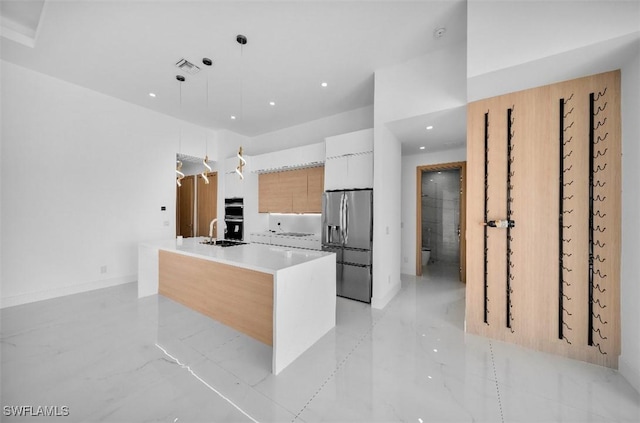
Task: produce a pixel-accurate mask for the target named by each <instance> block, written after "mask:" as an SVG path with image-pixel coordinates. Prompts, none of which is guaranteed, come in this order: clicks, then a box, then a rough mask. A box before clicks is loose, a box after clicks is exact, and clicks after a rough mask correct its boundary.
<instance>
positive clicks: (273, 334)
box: [138, 238, 336, 374]
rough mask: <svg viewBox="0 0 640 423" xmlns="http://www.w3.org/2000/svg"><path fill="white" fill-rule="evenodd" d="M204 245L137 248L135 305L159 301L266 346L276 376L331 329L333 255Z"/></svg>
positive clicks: (333, 318) (144, 245) (159, 244)
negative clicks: (155, 298)
mask: <svg viewBox="0 0 640 423" xmlns="http://www.w3.org/2000/svg"><path fill="white" fill-rule="evenodd" d="M203 240H205V238H185V239H184V240H183V241H182V243H180V245H178V244H179V243H178V242H176V241H175V240H169V241H160V242H148V243H141V244H140V245H139V247H138V255H139V259H138V298H142V297H145V296H149V295H155V294H160V295H163V296H165V297H167V298H171V299H172V300H174V301H177V302H179V303H181V304H183V305H185V306H187V307H189V308H191V309H193V310H196V311H198V312H200V313H202V314H205V315H207V316H209V317H211V318H213V319H215V320H217V321H219V322H221V323H223V324H225V325H227V326H230V327H232V328H234V329H236V330H238V331H240V332H242V333H244V334H246V335H248V336H250V337H252V338H254V339H257V340H258V341H260V342H263V343H265V344H267V345H270V346H271V347H272V348H273V355H272V369H271V371H272V373H274V374H278V373H279V372H280V371H282V370H283V369H284V368H285V367H287V366H288V365H289V364H291V363H292V362H293V361H294V360H295V359H296V358H298V357H299V356H300V355H301V354H302V353H303V352H304V351H306V350H307V349H308V348H309V347H311V345H313V344H314V343H315V342H316V341H317V340H318V339H320V338H321V337H322V336H324V335H325V334H326V333H327V332H328V331H329V330H331V328H333V327H334V326H335V323H336V265H335V254H333V253H326V252H322V251H312V250H301V249H291V248H286V247H275V246H268V245H261V244H246V245H239V246H233V247H226V248H224V247H218V246H210V245H205V244H201V241H203Z"/></svg>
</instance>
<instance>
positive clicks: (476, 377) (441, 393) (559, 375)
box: [0, 265, 640, 423]
mask: <svg viewBox="0 0 640 423" xmlns="http://www.w3.org/2000/svg"><path fill="white" fill-rule="evenodd" d="M0 319H1V320H0V328H1V330H0V342H1V350H0V352H1V367H0V371H1V373H0V383H1V386H0V402H1V404H2V415H0V420H1V421H3V422H5V421H6V422H28V421H38V422H43V421H58V422H62V421H65V422H67V421H68V422H94V421H102V422H145V421H158V422H171V423H178V422H252V421H253V422H318V421H333V422H350V421H358V422H374V421H375V422H417V423H423V422H560V421H562V422H616V421H621V422H638V421H640V395H639V394H638V393H637V392H636V391H634V390H633V388H632V387H631V386H630V385H629V384H628V383H627V382H626V381H625V380H624V379H623V378H622V377H621V376H620V375H619V374H618V373H617V372H616V371H614V370H610V369H607V368H603V367H599V366H595V365H591V364H587V363H582V362H579V361H574V360H569V359H564V358H561V357H557V356H552V355H549V354H544V353H539V352H536V351H532V350H527V349H524V348H520V347H518V346H515V345H509V344H505V343H501V342H497V341H491V340H488V339H484V338H480V337H476V336H472V335H465V334H464V331H463V321H464V285H463V284H461V283H459V282H457V280H456V269H455V267H452V266H444V265H440V266H428V267H427V268H426V269H425V274H424V276H423V277H421V278H416V277H410V276H403V281H402V290H401V291H400V293H399V294H398V295H397V296H396V297H395V298H394V299H393V300H392V301H391V302H390V303H389V305H388V306H387V307H386V308H385V309H384V310H374V309H371V308H370V307H369V306H368V305H366V304H362V303H358V302H354V301H350V300H346V299H343V298H338V310H337V322H338V324H337V326H336V328H335V329H333V330H331V331H330V332H329V333H328V334H327V335H326V336H324V337H323V338H322V339H321V340H320V341H318V342H317V343H316V344H315V345H314V346H313V347H312V348H311V349H309V350H308V351H307V352H306V353H305V354H304V355H303V356H301V357H300V358H299V359H298V360H296V361H295V362H294V363H293V364H292V365H291V366H289V367H288V368H287V369H285V370H284V371H283V372H282V373H281V374H279V375H278V376H274V375H272V374H271V373H270V364H271V350H270V348H268V347H267V346H265V345H263V344H261V343H259V342H257V341H254V340H253V339H251V338H248V337H247V336H245V335H243V334H240V333H239V332H236V331H235V330H232V329H230V328H227V327H225V326H223V325H221V324H219V323H217V322H215V321H213V320H211V319H209V318H207V317H204V316H202V315H200V314H198V313H196V312H194V311H191V310H189V309H187V308H185V307H183V306H181V305H180V304H177V303H175V302H173V301H171V300H168V299H166V298H163V297H160V296H152V297H148V298H144V299H141V300H138V299H137V287H136V284H135V283H134V284H127V285H121V286H117V287H113V288H108V289H103V290H98V291H92V292H88V293H83V294H78V295H73V296H68V297H63V298H59V299H53V300H48V301H42V302H38V303H33V304H28V305H23V306H17V307H11V308H7V309H3V310H1V311H0ZM11 406H32V407H34V408H33V409H32V410H33V411H32V413H31V414H37V408H36V407H37V406H59V407H62V406H66V407H68V416H58V417H43V416H36V417H25V416H21V417H17V416H13V415H7V414H11V413H8V411H11V409H8V408H6V407H11ZM58 411H60V410H58Z"/></svg>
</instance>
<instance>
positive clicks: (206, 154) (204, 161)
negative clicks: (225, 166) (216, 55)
mask: <svg viewBox="0 0 640 423" xmlns="http://www.w3.org/2000/svg"><path fill="white" fill-rule="evenodd" d="M202 63H204V64H205V65H206V66H211V65H212V64H213V62H212V61H211V59H209V58H207V57H205V58H203V59H202ZM207 109H209V73H208V72H207ZM208 161H209V135H208V134H207V133H206V132H205V135H204V159H202V164H203V165H204V168H205V169H204V170H203V171H202V173H200V176H202V179H204V183H205V184H206V185H209V177H208V176H207V172H211V166H209V164H208V163H207V162H208Z"/></svg>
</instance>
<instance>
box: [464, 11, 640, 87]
mask: <svg viewBox="0 0 640 423" xmlns="http://www.w3.org/2000/svg"><path fill="white" fill-rule="evenodd" d="M467 17H468V18H467V40H468V45H467V50H468V55H467V75H468V76H469V77H475V76H477V75H482V74H486V73H490V72H492V71H495V70H498V69H504V68H509V67H512V66H515V65H519V64H522V63H527V62H531V61H534V60H538V59H541V58H544V57H548V56H552V55H555V54H558V53H562V52H565V51H570V50H574V49H576V48H579V47H584V46H588V45H591V44H595V43H598V42H600V41H604V40H608V39H611V38H616V37H619V36H622V35H625V34H628V33H631V32H635V31H637V30H638V25H640V24H639V22H640V2H638V1H628V0H606V1H593V0H588V1H539V0H531V1H524V0H519V1H495V0H469V1H468V3H467ZM583 76H584V75H583Z"/></svg>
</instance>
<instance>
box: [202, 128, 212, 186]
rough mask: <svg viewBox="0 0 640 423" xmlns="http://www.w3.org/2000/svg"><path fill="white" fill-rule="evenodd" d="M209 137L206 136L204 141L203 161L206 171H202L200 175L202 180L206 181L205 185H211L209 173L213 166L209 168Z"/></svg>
mask: <svg viewBox="0 0 640 423" xmlns="http://www.w3.org/2000/svg"><path fill="white" fill-rule="evenodd" d="M207 138H208V137H207V136H206V135H205V139H204V150H205V153H204V159H202V164H203V165H204V167H205V170H203V171H202V173H201V174H200V176H202V179H204V183H205V184H207V185H208V184H209V178H208V177H207V172H211V166H209V164H208V163H207V162H208V161H209V146H208V144H209V143H208V142H207V141H208V139H207Z"/></svg>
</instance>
